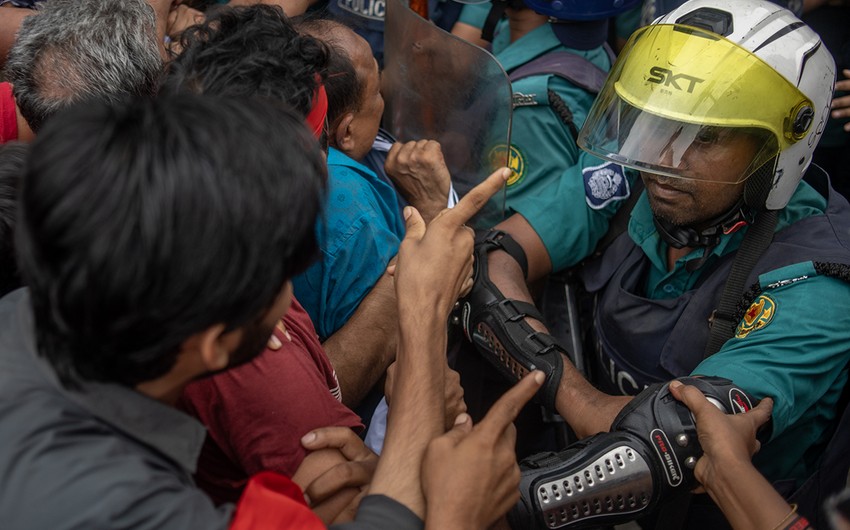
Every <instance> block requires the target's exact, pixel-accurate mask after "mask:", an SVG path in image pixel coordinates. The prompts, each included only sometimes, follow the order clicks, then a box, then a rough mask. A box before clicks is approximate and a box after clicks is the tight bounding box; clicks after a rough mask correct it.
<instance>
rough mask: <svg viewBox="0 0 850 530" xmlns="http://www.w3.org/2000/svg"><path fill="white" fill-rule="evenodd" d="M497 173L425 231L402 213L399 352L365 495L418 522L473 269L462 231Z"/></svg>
mask: <svg viewBox="0 0 850 530" xmlns="http://www.w3.org/2000/svg"><path fill="white" fill-rule="evenodd" d="M508 174H509V172H508V170H507V169H504V168H503V169H500V170H498V171H496V172H495V173H493V174H492V175H490V177H488V178H487V180H485V181H484V182H483V183H482V184H480V185H479V186H477V187H475V188H474V189H472V190H471V191H470V192H469V193H468V194H467V195H466V196H464V198H463V199H461V200H460V202H459V203H458V204H457V206H455V207H454V208H453V209H451V210H444V211H443V212H441V213H440V214H438V215H437V217H436V218H435V219H434V220H433V221H432V222H431V224H430V225H429V226H428V227H427V230H426V227H425V222H424V221H423V220H422V218H421V216H420V215H419V214H418V212H416V210H415V209H414V208H410V207H408V208H406V209H405V214H406V219H407V235H406V236H405V239H404V240H403V241H402V243H401V247H400V248H399V254H398V264H397V266H396V270H395V273H394V274H395V276H394V279H395V287H396V295H397V297H398V311H399V348H398V353H397V356H396V363H397V368H396V370H397V372H396V374H395V384H394V386H395V388H394V389H393V406H392V407H391V408H390V410H389V417H388V423H387V436H386V441H385V444H384V450H383V453H382V455H381V458H380V460H379V462H378V467H377V469H376V471H375V477H374V479H373V481H372V487H371V489H370V493H372V494H381V495H386V496H388V497H391V498H393V499H395V500H396V501H398V502H400V503H401V504H403V505H405V506H407V507H408V508H409V509H410V510H411V511H413V512H414V513H416V514H417V515H419V516H420V517H423V516H424V514H425V503H424V498H423V497H422V490H421V481H420V471H421V462H422V457H423V455H424V453H425V449H426V447H427V446H428V443H430V441H431V440H432V439H434V438H436V437H437V436H439V435H441V434H442V433H443V432H444V423H445V418H444V404H443V396H444V388H443V385H444V381H445V375H444V370H445V368H446V360H445V351H446V341H447V329H446V326H447V321H448V315H449V311H450V310H451V308H452V307H453V306H454V303H455V301H456V300H457V297H458V294H459V293H460V291H461V289H462V287H463V284H464V283H465V281H466V279H467V278H468V277H469V275H470V272H471V269H472V246H473V237H472V230H471V229H469V228H467V227H466V226H465V225H464V223H466V221H468V220H469V219H470V218H471V217H472V215H474V214H475V212H477V211H478V209H479V208H481V206H483V205H484V204H485V203H486V202H487V200H488V199H489V198H490V197H491V196H492V195H493V194H494V193H496V191H497V190H499V189H500V188H501V187H502V186H503V185H504V183H505V180H506V179H507V176H508Z"/></svg>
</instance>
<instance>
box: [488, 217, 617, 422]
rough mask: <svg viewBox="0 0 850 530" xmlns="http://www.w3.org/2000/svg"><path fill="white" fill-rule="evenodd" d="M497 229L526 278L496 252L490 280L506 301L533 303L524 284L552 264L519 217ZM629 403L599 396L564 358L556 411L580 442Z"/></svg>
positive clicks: (539, 326)
mask: <svg viewBox="0 0 850 530" xmlns="http://www.w3.org/2000/svg"><path fill="white" fill-rule="evenodd" d="M496 228H497V229H499V230H502V231H504V232H506V233H508V234H510V235H511V236H512V237H513V239H514V241H516V242H517V243H518V244H519V245H520V247H522V249H523V251H524V252H525V256H526V260H527V263H528V275H527V276H523V272H522V269H521V267H520V265H519V263H518V262H517V261H516V260H515V259H514V258H513V257H511V256H510V255H508V253H507V252H505V251H503V250H498V249H497V250H493V251H491V252H489V253H488V254H487V264H488V274H489V279H490V281H491V282H492V283H493V285H494V286H495V287H496V288H497V289H498V290H499V291H500V292H501V294H502V295H504V297H505V298H507V299H509V300H518V301H521V302H527V303H533V299H532V297H531V293H530V292H529V290H528V287H527V284H526V282H527V281H528V282H533V281H535V280H538V279H540V278H543V277H544V276H545V275H546V274H548V273H549V272H551V268H552V264H551V261H550V259H549V254H548V252H547V251H546V247H545V246H544V244H543V241H542V240H541V239H540V237H539V236H538V235H537V233H536V232H535V230H534V228H532V226H531V225H530V224H529V222H528V221H527V220H526V219H525V218H524V217H523V216H521V215H519V214H515V215H513V216H512V217H510V218H508V219H507V220H505V221H504V222H502V223H500V224H499V225H498V226H497V227H496ZM478 283H480V282H479V281H478V280H476V284H478ZM525 321H526V322H527V323H528V325H529V326H530V327H531V329H533V330H535V331H541V332H543V333H547V332H548V330H547V329H546V326H545V325H544V324H543V323H542V322H540V321H539V320H536V319H535V318H533V317H527V318H526V319H525ZM562 357H563V356H562ZM630 400H631V398H630V397H625V396H609V395H607V394H604V393H602V392H600V391H599V390H597V389H596V388H595V387H593V385H591V384H590V383H589V382H588V381H587V380H586V379H585V378H584V377H583V376H582V375H581V373H580V372H579V371H578V370H577V369H576V368H575V366H574V365H573V364H572V363H571V362H570V361H569V360H568V359H567V358H566V357H563V372H562V374H561V377H560V381H559V383H558V390H557V396H556V398H555V408H556V410H557V412H558V413H559V414H560V415H561V416H563V418H564V419H565V420H567V422H568V423H569V424H570V427H572V428H573V430H574V431H575V432H576V434H577V435H578V436H579V437H580V438H584V437H587V436H590V435H593V434H596V433H598V432H604V431H607V430H608V428H609V427H610V425H611V422H613V421H614V418H615V417H616V416H617V414H619V412H620V410H622V408H623V407H624V406H625V405H626V404H627V403H628V402H629V401H630Z"/></svg>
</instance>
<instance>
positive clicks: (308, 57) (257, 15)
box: [161, 4, 329, 116]
mask: <svg viewBox="0 0 850 530" xmlns="http://www.w3.org/2000/svg"><path fill="white" fill-rule="evenodd" d="M181 44H182V47H183V52H182V53H181V54H180V55H179V56H178V57H177V58H175V59H174V60H173V61H172V62H171V63H170V65H169V66H168V72H167V74H166V76H165V79H164V81H163V84H162V87H161V88H162V90H163V91H166V92H178V91H189V92H192V93H196V94H215V95H219V96H228V97H232V98H239V97H250V96H264V97H270V98H275V99H278V100H282V101H285V102H287V103H288V104H289V105H291V106H292V107H293V108H294V109H295V110H297V111H298V112H300V113H301V115H302V116H306V115H307V114H308V113H309V112H310V109H312V107H313V97H314V94H315V93H316V89H317V88H318V85H319V83H320V82H322V81H323V79H324V76H325V71H326V69H327V64H328V53H329V52H328V49H327V46H326V45H325V44H324V43H322V42H321V41H319V40H317V39H315V38H313V37H310V36H309V35H303V34H301V33H299V32H298V31H296V30H295V28H294V27H293V26H292V24H291V23H290V22H289V19H287V18H286V15H284V14H283V10H281V9H280V8H279V7H277V6H268V5H263V4H258V5H253V6H248V7H238V8H222V9H216V10H212V12H211V14H210V15H209V16H208V18H207V20H206V21H205V22H204V23H203V24H200V25H197V26H192V27H190V28H188V29H187V30H186V31H184V32H183V34H182V36H181Z"/></svg>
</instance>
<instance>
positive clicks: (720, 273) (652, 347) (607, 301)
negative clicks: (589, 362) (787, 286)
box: [581, 166, 850, 395]
mask: <svg viewBox="0 0 850 530" xmlns="http://www.w3.org/2000/svg"><path fill="white" fill-rule="evenodd" d="M806 182H808V183H809V184H810V185H812V187H814V188H815V189H816V190H817V191H818V192H820V193H821V194H822V195H823V196H824V197H827V199H828V206H827V210H826V214H825V215H816V216H813V217H809V218H806V219H802V220H800V221H797V222H796V223H794V224H792V225H791V226H788V227H786V228H784V229H783V230H781V231H779V232H777V233H776V234H775V235H774V239H773V242H772V243H771V245H770V246H769V247H768V249H767V251H766V252H765V253H764V255H762V257H761V259H760V260H759V261H758V263H757V264H756V266H755V267H754V269H753V270H752V271H751V272H750V275H749V278H748V280H747V282H746V284H745V285H746V286H750V285H752V284H755V283H756V282H758V277H759V275H761V274H764V273H766V272H769V271H772V270H776V269H779V268H781V267H785V266H788V265H793V264H797V263H803V262H807V261H812V262H829V263H842V264H848V265H850V205H848V203H847V200H846V199H845V198H844V197H842V196H841V195H839V194H838V193H836V192H835V191H834V190H832V189H831V188H830V187H829V186H828V178H827V176H826V174H825V173H823V171H822V170H819V169H818V168H816V167H814V166H812V169H810V170H809V171H808V173H807V175H806ZM735 255H736V252H732V253H730V254H727V255H725V256H722V257H720V258H719V259H718V260H716V261H715V262H714V263H711V264H710V265H707V266H706V268H705V270H703V271H702V273H701V276H700V279H699V281H698V283H697V285H696V287H695V288H694V289H691V290H690V291H687V292H685V293H683V294H682V295H681V296H679V297H678V298H673V299H664V300H651V299H648V298H646V297H644V296H642V289H643V284H644V278H645V274H646V269H647V267H649V266H650V264H649V260H648V259H647V258H646V255H645V254H644V253H643V250H642V249H641V248H640V247H639V246H637V245H636V244H635V242H634V241H633V240H632V239H631V237H629V234H628V233H627V232H624V233H623V234H621V235H620V236H619V237H618V238H617V239H615V240H614V242H613V243H612V244H611V245H610V246H609V247H608V248H607V249H606V251H605V252H604V254H603V255H602V256H601V258H597V259H595V260H593V261H591V262H590V263H588V264H587V265H586V266H585V267H584V268H583V270H582V273H581V276H582V279H583V281H584V285H585V288H586V289H587V291H588V292H590V293H592V294H594V295H595V304H594V314H593V326H592V330H593V331H592V332H591V333H592V335H593V343H594V344H593V353H592V356H593V358H594V359H593V364H594V369H595V372H594V373H595V374H596V375H595V377H594V379H595V380H594V383H596V385H597V386H598V387H599V388H600V389H601V390H602V391H604V392H607V393H610V394H617V395H623V394H627V395H635V394H637V393H639V392H640V391H641V390H643V389H644V388H645V387H646V386H648V385H651V384H653V383H657V382H661V381H669V380H670V379H672V378H674V377H680V376H684V375H689V374H690V373H691V371H692V370H693V369H694V368H696V366H697V365H698V364H699V363H700V362H701V361H702V359H703V352H704V350H705V345H706V342H707V341H708V336H709V331H710V327H709V318H710V317H711V314H712V311H714V309H715V308H716V307H717V304H718V302H719V300H720V295H721V293H722V291H723V286H724V285H725V282H726V278H727V276H728V275H729V271H730V270H731V268H732V263H733V261H734V258H735Z"/></svg>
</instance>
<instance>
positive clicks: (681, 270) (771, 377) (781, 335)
mask: <svg viewBox="0 0 850 530" xmlns="http://www.w3.org/2000/svg"><path fill="white" fill-rule="evenodd" d="M825 210H826V200H825V199H824V197H823V196H821V195H820V194H819V193H818V192H817V191H815V190H814V189H813V188H812V187H811V186H810V185H808V184H807V183H805V182H801V183H800V186H799V188H798V189H797V191H796V192H795V194H794V196H793V197H792V199H791V201H790V203H789V204H788V206H787V207H786V208H785V209H783V210H782V212H781V214H780V218H779V223H778V225H777V228H776V230H777V231H780V230H782V229H783V228H785V227H787V226H789V225H790V224H792V223H794V222H796V221H799V220H801V219H804V218H807V217H810V216H814V215H822V214H823V213H824V211H825ZM629 235H630V237H631V238H632V240H633V241H635V243H637V244H638V246H640V247H641V249H642V250H643V252H644V254H645V255H646V256H647V258H648V260H649V262H650V265H649V267H648V270H647V272H646V284H645V293H643V294H644V296H646V297H647V298H652V299H663V298H676V297H678V296H680V295H682V294H683V293H684V292H685V291H687V290H690V289H692V288H694V287H695V285H696V283H697V281H698V280H699V277H700V272H702V271H706V270H710V269H711V263H712V259H711V258H709V259H708V260H707V261H706V263H705V264H704V265H703V266H702V267H701V268H700V269H699V270H698V271H694V272H690V271H688V270H687V269H686V267H685V263H686V262H687V261H688V260H692V259H695V258H699V257H702V253H703V251H702V250H699V249H698V250H694V251H693V252H691V253H689V254H688V255H687V256H684V257H682V258H679V259H678V260H677V261H676V264H675V266H674V268H673V270H672V271H669V272H668V271H667V266H666V254H667V248H668V247H667V244H666V243H664V242H663V241H662V240H661V238H660V236H659V235H658V232H657V231H656V229H655V226H654V225H653V221H652V211H651V210H650V207H649V201H648V200H647V197H646V195H645V194H644V195H643V196H642V197H640V199H639V200H638V202H637V204H636V205H635V208H634V210H633V212H632V217H631V221H630V223H629ZM743 237H744V234H743V232H742V231H739V232H735V233H733V234H730V235H724V236H723V237H722V239H721V242H720V244H719V245H718V246H717V247H715V248H714V249H713V250H712V253H711V255H712V256H713V257H717V256H723V255H726V254H729V253H731V252H734V251H735V250H737V249H738V248H739V246H740V245H741V242H742V240H743ZM759 283H760V285H761V288H762V295H761V296H760V297H758V298H757V299H756V301H755V302H754V303H753V305H752V307H750V309H749V310H748V311H747V313H746V315H745V318H744V320H743V321H742V322H741V323H740V324H739V326H738V329H737V331H736V335H735V337H734V338H732V339H730V340H728V341H726V343H725V344H724V345H723V347H722V348H721V349H720V351H719V352H717V353H716V354H714V355H712V356H711V357H709V358H708V359H706V360H704V361H703V362H702V363H700V364H699V366H697V367H696V368H695V369H694V370H693V374H700V375H713V376H719V377H725V378H727V379H730V380H732V381H735V382H736V383H738V384H739V385H741V386H742V387H743V388H745V389H746V390H747V391H748V392H750V393H752V394H753V395H755V396H756V397H757V398H759V399H760V398H762V397H765V396H770V397H772V398H773V400H774V406H773V439H772V440H771V442H770V443H769V444H766V445H765V446H764V447H763V448H762V450H761V451H760V452H759V453H758V454H757V455H756V457H755V459H754V462H755V464H756V465H757V467H758V468H759V470H760V471H761V472H762V473H763V474H764V475H765V476H767V478H768V479H772V480H775V479H777V478H779V477H797V478H803V477H806V476H808V475H809V474H810V473H811V472H812V471H813V470H814V465H815V462H816V459H817V457H818V456H819V455H820V453H819V452H818V453H817V454H811V451H809V452H807V451H806V449H808V448H811V447H812V446H817V445H818V444H820V443H824V442H825V441H826V439H825V437H826V436H827V435H828V429H829V427H830V424H831V422H832V421H833V420H834V419H835V407H836V403H837V401H838V398H839V396H840V394H841V391H842V389H843V388H844V385H845V383H846V382H847V372H846V369H845V368H846V366H847V362H848V359H849V358H850V333H848V329H847V311H848V308H850V284H847V283H845V282H843V281H841V280H837V279H834V278H830V277H826V276H819V275H818V274H817V273H816V272H815V270H814V266H813V265H812V263H811V262H805V263H800V264H796V265H791V266H788V267H783V268H780V269H776V270H773V271H770V272H767V273H765V274H763V275H761V276H760V277H759Z"/></svg>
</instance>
